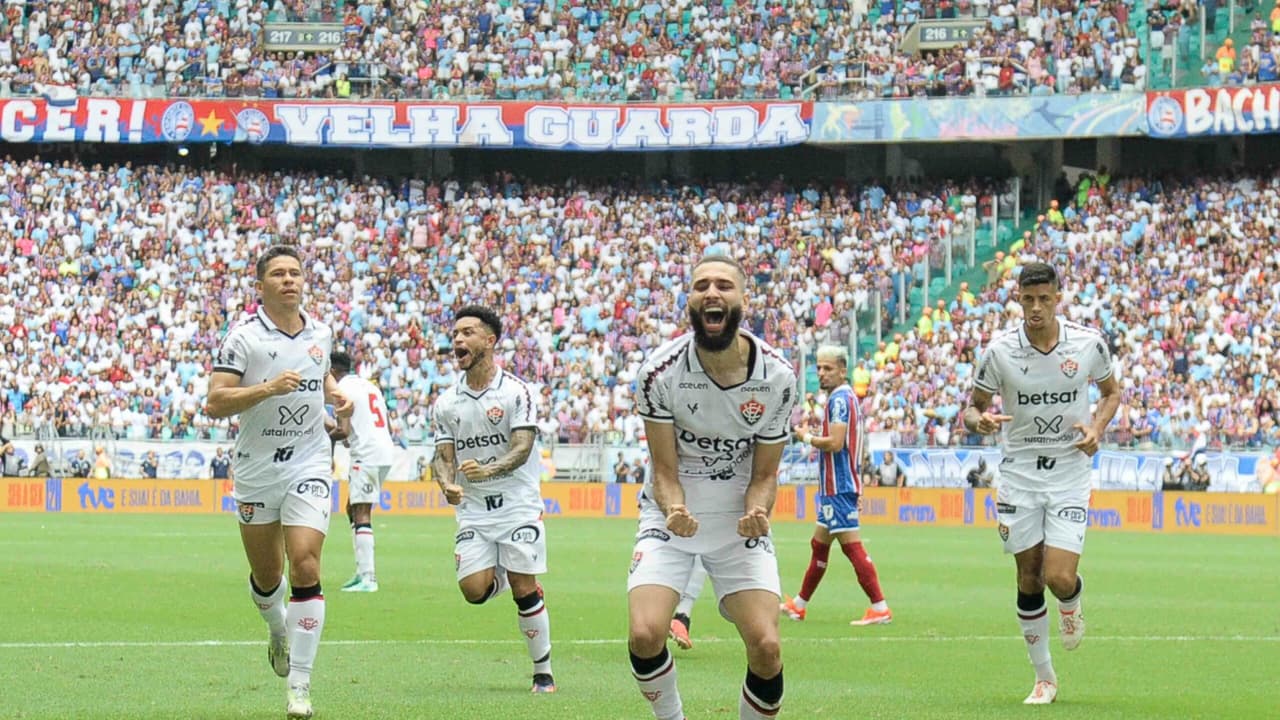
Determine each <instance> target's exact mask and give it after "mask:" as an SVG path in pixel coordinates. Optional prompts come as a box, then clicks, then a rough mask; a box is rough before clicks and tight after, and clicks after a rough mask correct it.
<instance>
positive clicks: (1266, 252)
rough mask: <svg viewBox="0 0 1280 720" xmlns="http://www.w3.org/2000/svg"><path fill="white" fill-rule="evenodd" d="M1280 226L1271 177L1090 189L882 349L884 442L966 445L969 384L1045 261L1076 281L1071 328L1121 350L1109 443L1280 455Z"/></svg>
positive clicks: (1109, 182) (878, 370)
mask: <svg viewBox="0 0 1280 720" xmlns="http://www.w3.org/2000/svg"><path fill="white" fill-rule="evenodd" d="M1278 223H1280V181H1277V180H1276V179H1275V178H1274V177H1273V176H1271V175H1269V174H1268V175H1258V176H1239V177H1237V176H1227V177H1216V178H1203V177H1194V178H1187V179H1185V180H1177V179H1164V180H1155V179H1142V178H1131V179H1112V178H1110V177H1109V176H1108V175H1106V174H1105V172H1104V173H1101V174H1099V175H1098V176H1096V177H1095V176H1085V177H1084V178H1082V179H1081V180H1080V182H1079V183H1078V184H1077V186H1076V188H1075V189H1074V191H1072V192H1071V193H1067V194H1065V195H1064V196H1063V197H1061V198H1059V199H1055V200H1054V201H1053V202H1052V204H1051V206H1050V207H1049V208H1048V209H1047V212H1046V213H1045V214H1044V215H1042V216H1040V217H1039V218H1038V220H1037V226H1036V228H1035V229H1034V230H1032V231H1027V232H1026V233H1025V235H1024V237H1023V238H1022V239H1020V240H1018V241H1017V242H1015V243H1014V244H1013V245H1012V246H1011V247H1010V251H1009V252H1008V253H1007V254H1006V253H1004V252H1001V253H997V256H996V258H995V259H994V260H992V261H990V262H989V263H987V270H988V283H987V285H986V287H985V288H984V289H981V290H980V291H979V292H977V293H973V292H970V291H969V290H968V288H964V289H962V290H961V292H960V294H959V297H957V298H956V299H955V301H954V302H952V303H951V305H950V306H949V307H944V306H941V305H940V306H938V307H935V308H929V309H925V311H924V312H923V313H922V314H921V316H920V318H919V320H918V322H917V324H916V327H915V328H914V329H913V330H912V331H911V332H909V333H907V334H906V335H905V336H899V337H896V338H895V342H890V343H887V344H884V345H883V346H882V347H881V348H879V349H878V350H877V352H876V353H875V355H874V357H873V358H872V361H871V365H872V366H873V367H874V368H875V370H874V371H872V372H870V374H867V373H866V372H865V371H863V372H862V374H861V377H862V378H863V380H864V382H867V383H868V385H869V387H871V388H872V390H871V392H870V393H869V398H870V400H869V401H868V402H869V409H870V413H869V417H870V418H871V423H872V428H873V429H880V430H885V431H890V432H896V433H897V437H896V440H897V443H898V444H901V445H909V444H912V439H913V438H915V437H918V436H919V435H920V434H921V433H923V434H924V436H925V441H926V443H927V444H939V445H946V444H949V443H953V442H955V441H956V438H955V431H956V428H958V427H959V425H958V422H957V421H956V416H957V414H958V413H959V412H961V410H962V409H963V405H962V403H963V402H964V399H965V388H966V385H967V379H968V377H969V376H970V375H971V374H972V372H973V370H974V364H975V361H976V360H977V358H978V356H979V354H980V352H981V349H982V347H983V343H984V341H985V340H986V339H987V338H989V337H990V336H991V334H992V333H994V332H996V331H998V330H999V329H1000V328H1003V327H1008V326H1010V325H1011V324H1012V323H1016V322H1017V320H1018V319H1019V317H1020V312H1021V311H1020V307H1019V306H1018V305H1017V303H1016V302H1015V301H1014V300H1013V291H1014V287H1015V284H1016V272H1017V268H1018V265H1019V263H1021V262H1025V261H1029V260H1033V259H1035V260H1043V261H1047V262H1051V263H1053V264H1054V265H1055V266H1057V267H1059V268H1061V269H1062V272H1063V274H1064V275H1065V283H1064V301H1065V305H1066V308H1067V311H1066V312H1067V316H1068V317H1069V318H1071V319H1074V320H1077V321H1079V322H1081V323H1083V324H1085V325H1089V326H1092V327H1097V328H1098V329H1099V330H1101V331H1103V332H1104V333H1105V334H1106V336H1107V338H1108V342H1109V344H1110V347H1111V351H1112V354H1113V356H1114V357H1115V358H1116V362H1117V365H1118V368H1119V377H1120V379H1121V383H1122V387H1123V404H1122V405H1121V408H1120V411H1119V412H1118V413H1117V415H1116V419H1115V421H1113V424H1112V426H1111V428H1110V433H1109V438H1108V440H1109V441H1110V442H1113V443H1115V444H1118V445H1122V446H1128V447H1169V446H1175V447H1179V446H1185V447H1189V448H1191V449H1199V448H1205V447H1209V448H1215V447H1223V446H1236V447H1253V448H1258V447H1275V446H1277V445H1278V444H1280V413H1278V412H1277V408H1278V407H1280V358H1277V356H1276V348H1277V340H1278V339H1280V338H1277V336H1276V328H1277V327H1278V326H1280V322H1278V321H1280V309H1278V308H1280V240H1278V238H1280V225H1278ZM895 359H896V362H895ZM856 381H857V376H855V382H856ZM886 386H887V387H886ZM855 389H857V388H856V387H855ZM1094 392H1095V393H1096V390H1095V391H1094Z"/></svg>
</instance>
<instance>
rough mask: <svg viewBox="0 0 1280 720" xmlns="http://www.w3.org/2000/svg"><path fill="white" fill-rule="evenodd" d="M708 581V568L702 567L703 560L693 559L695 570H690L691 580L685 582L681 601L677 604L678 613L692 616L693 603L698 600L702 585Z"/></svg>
mask: <svg viewBox="0 0 1280 720" xmlns="http://www.w3.org/2000/svg"><path fill="white" fill-rule="evenodd" d="M706 583H707V569H706V568H704V567H702V561H701V560H694V561H693V570H692V571H690V572H689V582H687V583H685V586H684V592H682V593H680V602H679V603H678V604H677V605H676V615H684V616H685V617H690V616H691V615H693V605H694V603H696V602H698V595H700V594H701V593H702V586H703V585H705V584H706Z"/></svg>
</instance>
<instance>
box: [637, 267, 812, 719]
mask: <svg viewBox="0 0 1280 720" xmlns="http://www.w3.org/2000/svg"><path fill="white" fill-rule="evenodd" d="M745 285H746V274H745V273H744V272H743V270H742V267H741V266H740V265H738V263H736V262H734V261H733V260H732V259H730V258H728V257H724V256H709V257H706V258H704V259H703V260H701V261H700V262H698V264H697V265H695V266H694V268H693V283H692V292H691V294H690V296H689V306H688V312H689V324H690V325H691V326H692V328H693V333H692V334H685V335H683V336H681V337H679V338H676V339H675V340H672V341H670V342H668V343H666V344H664V345H662V346H661V347H659V348H658V349H657V350H656V351H654V353H653V354H652V355H650V357H649V358H648V359H647V360H646V361H645V363H644V365H643V366H642V367H641V369H640V373H639V376H638V378H637V383H638V392H637V396H638V401H637V407H638V409H639V412H640V414H641V416H642V417H643V418H644V421H645V431H646V434H647V438H648V445H649V455H650V458H651V460H652V463H653V472H652V475H651V477H650V478H649V480H648V481H647V482H646V483H645V486H644V490H643V491H642V492H641V495H640V526H639V533H638V534H637V536H636V543H635V547H634V551H633V553H632V556H631V571H630V578H629V581H628V583H627V600H628V606H629V637H628V645H629V649H630V652H631V669H632V673H633V674H634V676H635V678H636V682H637V683H638V684H639V686H640V692H641V694H643V695H644V697H645V699H646V700H648V701H649V705H650V708H651V709H652V711H653V714H654V716H655V717H656V718H658V720H681V719H682V718H683V717H684V707H683V704H682V702H681V699H680V692H679V689H678V688H677V685H676V670H675V664H674V661H673V660H672V658H671V655H670V653H669V652H668V651H667V645H666V640H667V633H668V632H669V628H670V622H671V616H672V612H673V611H674V610H675V608H676V604H677V602H678V601H679V599H680V593H681V591H682V590H684V589H685V587H686V586H687V584H688V581H689V576H690V573H691V572H692V571H693V567H694V564H695V563H696V562H698V561H699V560H701V562H702V565H703V566H704V567H705V568H706V570H707V575H708V576H709V577H710V578H711V582H712V585H713V587H714V589H715V592H716V598H717V600H718V601H719V605H720V612H721V614H722V615H724V616H725V618H727V619H728V620H729V621H730V622H732V623H733V624H734V625H736V626H737V628H738V632H739V634H740V635H741V636H742V640H743V644H744V645H745V646H746V651H747V672H746V679H745V681H744V682H743V684H742V688H741V692H740V694H739V701H738V716H739V718H750V719H758V718H772V717H774V716H775V715H777V713H778V710H779V708H780V707H781V705H782V690H783V684H782V651H781V646H780V644H779V641H778V610H777V608H778V600H779V597H780V596H781V584H780V582H779V579H778V562H777V558H776V557H775V556H774V551H773V542H772V538H771V537H770V533H769V514H770V512H771V511H772V510H773V502H774V498H775V496H776V495H777V490H778V484H777V483H778V480H777V473H778V463H779V461H780V460H781V459H782V450H783V447H784V446H785V445H786V442H787V437H788V434H789V428H788V423H789V421H790V417H791V408H792V405H793V403H794V401H795V395H796V390H795V386H796V375H795V372H794V370H793V369H792V367H791V364H790V363H789V362H787V360H786V359H785V358H783V357H782V355H781V354H780V353H779V352H778V351H777V350H775V349H773V348H772V347H770V346H769V345H767V344H766V343H765V342H764V341H762V340H760V339H759V338H757V337H755V336H753V335H751V334H750V333H748V332H746V331H743V330H739V325H740V323H741V322H742V309H743V306H744V304H745V301H746V290H745Z"/></svg>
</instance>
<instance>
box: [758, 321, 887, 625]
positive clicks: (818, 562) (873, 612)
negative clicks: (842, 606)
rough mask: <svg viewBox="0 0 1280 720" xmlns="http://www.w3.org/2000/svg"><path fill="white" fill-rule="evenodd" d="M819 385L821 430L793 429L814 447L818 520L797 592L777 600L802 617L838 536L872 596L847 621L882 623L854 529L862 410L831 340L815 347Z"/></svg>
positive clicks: (871, 571) (881, 604) (883, 610)
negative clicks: (854, 617) (860, 612)
mask: <svg viewBox="0 0 1280 720" xmlns="http://www.w3.org/2000/svg"><path fill="white" fill-rule="evenodd" d="M817 368H818V385H819V387H821V388H822V389H823V390H825V391H827V407H826V411H825V412H824V414H823V417H822V434H821V435H814V434H812V433H811V432H809V428H808V427H807V426H805V425H802V426H800V428H798V429H797V433H796V434H797V435H798V436H799V438H800V441H801V442H803V443H806V444H808V445H812V446H814V447H815V448H817V449H818V451H819V455H818V480H819V491H818V496H817V498H816V500H817V505H818V525H817V527H815V528H814V529H813V538H812V539H810V540H809V548H810V551H811V554H810V556H809V569H808V570H806V571H805V573H804V581H803V582H802V583H801V584H800V592H799V593H797V594H796V596H795V597H794V598H786V599H785V601H784V602H783V603H782V604H781V605H780V606H779V608H780V609H781V610H782V612H784V613H786V614H787V616H788V617H790V618H791V619H792V620H804V618H805V613H806V606H807V605H808V604H809V600H811V599H812V598H813V593H814V591H815V590H817V589H818V583H820V582H822V576H823V575H825V574H826V572H827V558H828V557H830V555H831V541H832V540H833V539H835V538H837V537H838V538H839V539H840V551H841V552H843V553H844V556H845V557H847V558H849V562H850V563H852V564H853V571H854V573H855V574H856V575H857V577H858V584H859V585H861V586H862V591H863V592H864V593H866V594H867V599H868V600H870V601H871V607H869V608H867V611H866V613H864V614H863V616H862V619H861V620H854V621H852V622H851V623H850V624H851V625H887V624H889V623H890V622H893V612H892V611H891V610H889V605H888V604H887V603H885V601H884V593H883V592H882V591H881V590H880V578H879V576H878V575H877V574H876V566H875V563H873V562H871V557H870V556H869V555H867V550H866V548H864V547H863V546H862V536H861V534H860V533H859V530H858V527H859V525H858V495H859V494H860V493H861V492H862V482H861V475H860V474H859V468H858V463H859V461H860V459H861V458H862V413H861V411H860V410H859V409H858V398H857V397H855V396H854V394H853V389H852V388H850V387H849V383H848V381H847V378H848V377H849V354H848V352H847V351H846V350H845V349H844V348H842V347H837V346H834V345H825V346H823V347H821V348H818V364H817Z"/></svg>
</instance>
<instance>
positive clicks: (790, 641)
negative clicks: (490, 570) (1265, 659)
mask: <svg viewBox="0 0 1280 720" xmlns="http://www.w3.org/2000/svg"><path fill="white" fill-rule="evenodd" d="M695 639H696V641H697V642H698V643H701V644H709V643H710V644H714V643H739V642H741V640H740V639H738V638H717V637H704V638H695ZM1017 640H1018V637H1017V636H1016V635H890V636H885V637H827V638H786V637H784V638H783V640H782V642H783V644H784V645H795V644H819V645H831V644H838V643H915V642H922V643H933V642H1010V643H1012V642H1015V641H1017ZM1088 640H1089V642H1173V643H1179V642H1264V643H1265V642H1280V636H1271V635H1156V636H1144V635H1102V636H1094V635H1090V636H1088ZM322 642H323V644H324V645H326V646H334V645H339V646H341V645H519V644H522V643H523V641H521V640H483V639H475V640H469V639H466V638H454V639H444V638H441V639H434V640H433V639H427V638H423V639H419V640H324V641H322ZM624 642H626V639H625V638H584V639H578V640H556V644H557V645H621V644H622V643H624ZM261 644H262V641H261V640H178V641H171V642H164V641H145V640H103V641H86V642H6V643H0V650H56V649H60V648H73V649H74V648H88V649H91V648H164V647H253V646H257V645H261Z"/></svg>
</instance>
